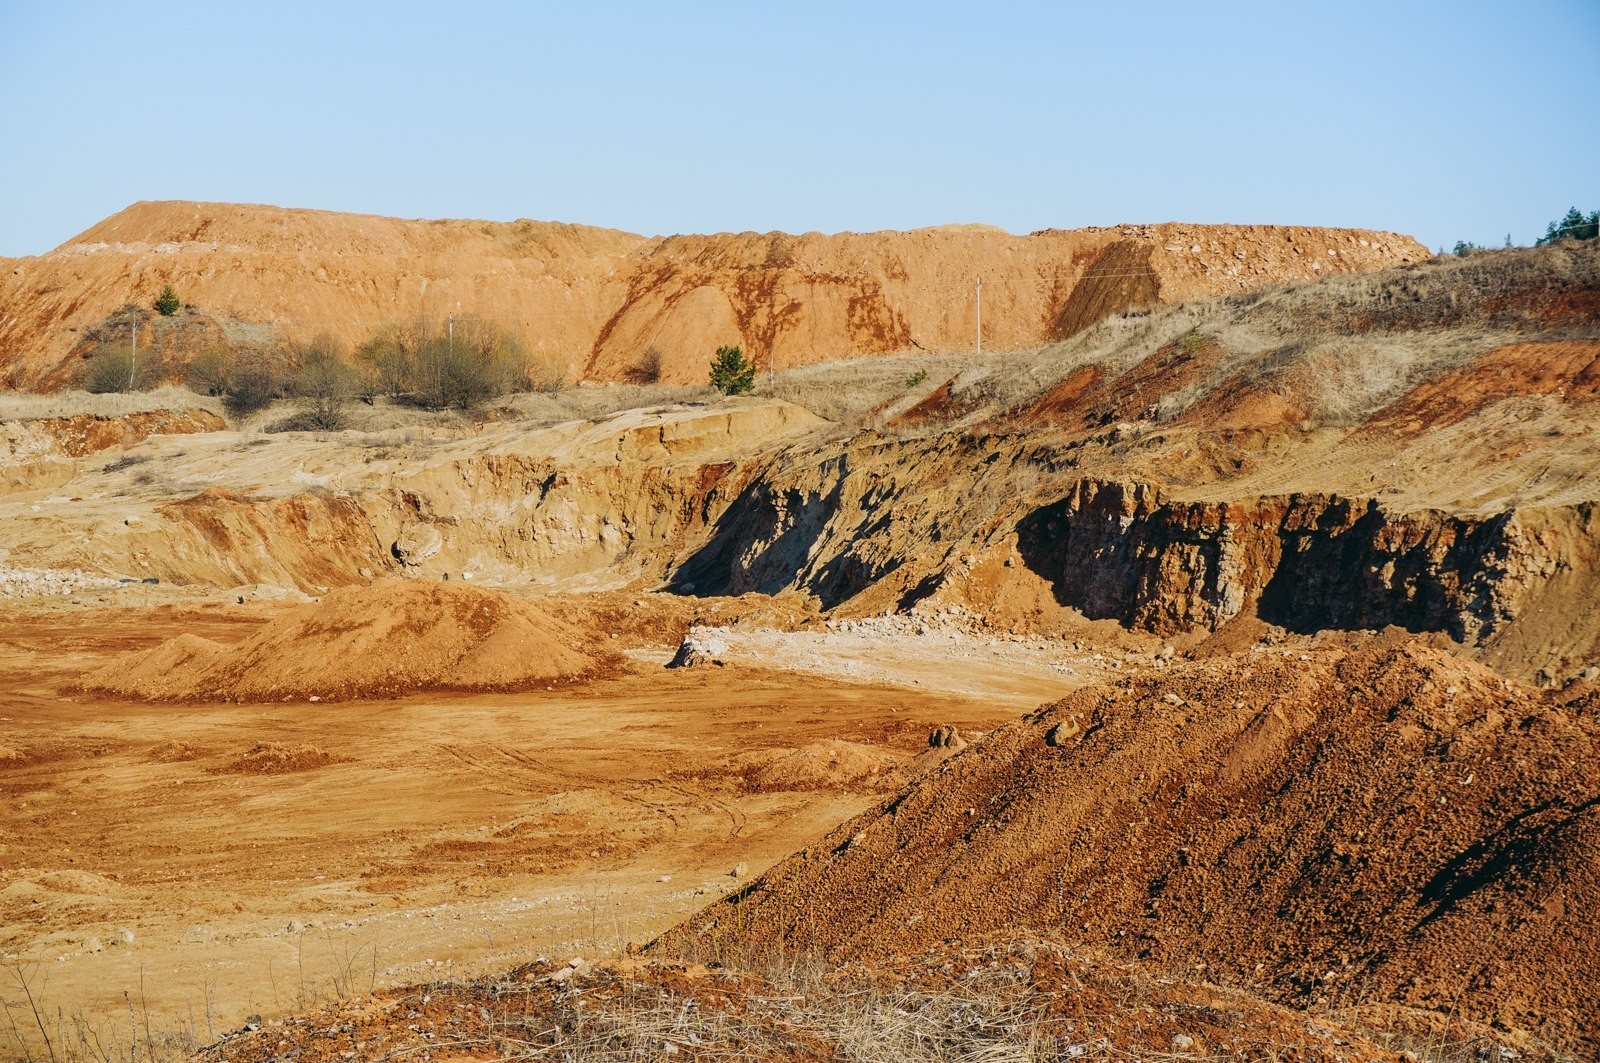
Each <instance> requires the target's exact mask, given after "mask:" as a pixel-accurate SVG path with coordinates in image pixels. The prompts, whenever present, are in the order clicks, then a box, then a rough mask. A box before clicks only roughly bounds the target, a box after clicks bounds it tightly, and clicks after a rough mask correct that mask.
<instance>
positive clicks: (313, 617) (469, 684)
mask: <svg viewBox="0 0 1600 1063" xmlns="http://www.w3.org/2000/svg"><path fill="white" fill-rule="evenodd" d="M585 641H586V639H585V637H584V636H583V635H582V634H581V633H580V632H579V631H578V630H577V629H576V628H574V627H572V626H570V625H568V624H565V623H562V622H561V621H558V620H554V619H552V618H550V617H548V616H546V615H545V614H544V613H543V612H542V611H540V610H539V609H538V608H537V607H535V606H534V605H532V604H530V603H528V602H523V601H520V600H518V599H515V598H511V597H508V596H507V595H504V594H500V593H498V592H496V591H490V590H485V589H483V588H478V587H470V586H466V585H461V584H449V583H432V582H426V583H424V582H420V581H419V582H408V581H405V580H380V581H379V582H377V583H374V584H373V585H372V586H370V587H346V588H342V589H340V590H336V591H333V592H332V593H330V594H328V595H327V596H326V597H325V598H323V599H322V600H321V601H318V602H312V603H310V604H307V605H303V606H298V607H296V608H294V609H292V610H290V611H289V612H287V613H285V614H284V615H283V616H281V617H279V618H277V619H276V620H273V621H271V622H269V623H268V624H266V625H265V626H264V627H263V628H262V629H261V630H260V631H258V632H256V633H255V634H253V635H251V636H250V637H249V638H247V639H245V640H244V641H243V642H240V643H238V644H237V645H232V646H226V645H222V644H220V643H217V642H213V641H211V640H210V639H206V638H202V637H200V636H199V635H187V634H186V635H180V636H178V637H177V638H175V639H171V640H169V641H167V642H164V643H162V644H161V645H160V646H157V647H156V648H155V649H153V650H149V651H145V652H142V653H138V654H134V655H132V656H131V657H129V658H125V659H123V660H120V661H117V662H115V663H113V664H111V665H108V666H106V667H104V668H101V669H99V670H98V671H96V672H93V673H91V674H90V675H89V676H87V677H86V678H85V679H84V681H83V684H82V685H83V688H84V689H85V690H88V691H91V692H94V693H100V694H109V695H113V696H117V697H131V698H137V699H140V700H149V701H285V700H294V701H302V700H319V701H328V700H341V699H350V698H372V697H393V696H397V695H401V694H408V693H412V692H416V691H423V690H514V689H527V688H530V687H533V686H541V687H542V686H545V685H548V684H553V683H558V682H566V681H570V680H572V679H574V678H577V677H579V676H583V675H586V674H591V673H593V672H594V671H595V669H596V667H597V665H598V663H599V662H598V661H597V659H596V657H595V656H594V655H592V654H590V653H589V652H587V651H586V650H585V649H584V643H585Z"/></svg>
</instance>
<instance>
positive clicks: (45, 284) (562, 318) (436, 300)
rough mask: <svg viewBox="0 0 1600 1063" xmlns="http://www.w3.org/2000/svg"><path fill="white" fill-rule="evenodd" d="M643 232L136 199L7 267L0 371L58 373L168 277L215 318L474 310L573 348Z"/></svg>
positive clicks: (559, 353) (350, 322)
mask: <svg viewBox="0 0 1600 1063" xmlns="http://www.w3.org/2000/svg"><path fill="white" fill-rule="evenodd" d="M646 243H647V241H646V240H645V239H644V238H643V237H639V236H633V235H630V234H628V233H622V232H617V231H614V230H610V229H599V228H593V227H590V226H581V225H563V224H558V223H551V222H533V221H517V222H508V223H500V222H478V221H407V220H401V219H397V218H378V217H371V216H367V215H357V214H335V213H331V212H327V211H312V210H286V209H283V208H279V207H267V206H249V205H241V204H219V203H186V202H157V203H136V204H134V205H133V206H131V207H129V208H128V209H127V210H124V211H122V212H120V213H118V214H115V215H113V216H111V217H110V218H107V219H106V220H105V221H102V222H100V223H99V224H98V225H96V226H94V227H93V228H91V229H89V230H88V231H87V232H84V233H83V234H81V235H79V236H77V237H75V238H73V239H72V240H69V241H67V242H66V243H65V244H63V245H61V246H60V247H59V248H57V249H56V250H54V251H51V252H49V253H48V254H45V255H42V256H39V257H36V258H28V259H19V260H17V261H16V264H14V265H13V266H12V267H11V269H9V270H8V271H6V272H5V273H4V274H0V307H4V311H3V314H0V366H3V369H0V379H4V380H5V382H6V383H7V384H8V385H9V386H13V387H16V386H24V387H40V386H46V387H49V386H59V385H60V384H61V383H62V382H64V381H65V380H66V379H67V377H68V374H69V370H70V368H71V367H70V366H69V365H68V364H66V355H67V353H68V351H70V349H71V348H72V347H73V346H74V344H75V343H76V341H77V337H78V335H79V334H80V333H81V332H83V331H84V330H86V329H88V328H89V327H90V326H92V325H95V324H96V323H98V322H99V321H101V320H102V319H103V318H105V317H106V316H107V315H109V314H111V313H112V312H114V311H116V310H117V309H119V308H120V307H122V306H123V305H124V304H126V303H140V304H143V305H149V303H150V302H151V301H152V300H153V299H154V298H155V296H156V295H157V294H158V293H159V292H160V291H161V288H162V285H164V284H171V285H173V287H174V288H175V289H176V290H177V291H178V292H179V293H180V295H181V296H182V297H183V299H184V300H185V301H186V302H189V303H192V304H194V305H195V306H197V307H199V308H201V309H202V310H204V311H206V312H207V313H208V314H211V315H212V316H214V317H216V318H219V319H224V320H227V319H233V318H237V319H238V320H239V321H240V322H241V323H243V324H245V325H260V326H267V327H268V328H269V330H270V329H280V330H283V331H285V332H286V333H287V334H289V335H291V336H293V335H299V336H306V335H310V334H312V333H316V332H321V331H328V332H332V333H334V334H335V335H338V336H340V337H342V338H343V339H345V340H347V341H356V340H359V339H361V338H363V337H365V336H366V335H367V334H369V333H370V332H371V331H372V329H373V328H374V327H375V326H377V325H380V324H382V323H384V322H387V321H396V320H408V319H412V318H415V317H418V316H419V315H420V316H425V317H427V318H429V319H438V320H442V319H443V318H444V316H445V315H446V314H447V313H451V312H470V313H473V314H477V315H480V316H482V317H486V318H492V319H494V320H495V321H497V322H499V323H502V324H505V325H508V326H514V327H516V328H518V329H520V330H521V331H522V332H523V334H524V335H525V336H526V337H527V339H528V341H529V344H530V346H531V347H532V349H533V350H534V352H535V353H536V354H540V355H549V356H551V357H553V358H556V359H557V360H559V361H561V362H562V363H563V364H566V363H567V362H569V361H572V360H574V359H576V358H578V357H579V355H580V353H582V352H587V350H588V348H589V346H590V344H591V342H592V339H593V337H594V335H595V332H596V331H597V330H598V329H599V328H600V326H601V324H602V323H603V322H604V321H605V319H606V317H607V316H608V315H609V314H610V313H611V308H612V304H613V303H614V302H615V298H616V296H615V294H614V292H613V290H612V287H611V286H612V283H613V280H612V279H613V277H614V275H616V274H617V273H618V272H619V271H623V270H625V268H626V266H625V263H626V262H627V261H628V260H629V256H630V255H632V254H634V253H635V252H636V251H638V250H639V249H640V247H641V245H643V244H646Z"/></svg>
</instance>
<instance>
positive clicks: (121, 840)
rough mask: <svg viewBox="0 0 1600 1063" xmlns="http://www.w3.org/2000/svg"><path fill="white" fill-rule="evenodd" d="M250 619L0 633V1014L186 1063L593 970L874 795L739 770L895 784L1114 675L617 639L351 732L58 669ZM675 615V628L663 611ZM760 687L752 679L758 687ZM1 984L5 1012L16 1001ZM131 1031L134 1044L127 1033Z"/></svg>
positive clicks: (188, 610)
mask: <svg viewBox="0 0 1600 1063" xmlns="http://www.w3.org/2000/svg"><path fill="white" fill-rule="evenodd" d="M275 608H280V607H279V606H274V605H272V604H270V603H268V604H257V603H252V604H251V605H249V606H242V607H238V608H234V607H232V604H231V603H228V604H222V603H183V602H175V601H170V600H167V601H163V602H156V601H153V600H152V601H144V602H135V603H134V604H129V605H117V604H114V603H113V604H109V605H96V606H93V607H89V608H82V607H75V606H71V605H65V604H64V605H56V606H52V607H49V608H43V607H39V608H33V607H16V608H12V609H10V610H8V611H6V612H5V613H4V614H0V691H5V693H3V694H0V965H3V968H4V972H5V973H4V976H3V978H4V980H3V981H0V994H3V996H4V999H5V1000H6V1001H7V1003H8V1004H12V1003H16V1002H20V1001H21V1000H22V999H23V997H24V992H23V990H24V988H25V989H26V991H27V993H28V994H31V995H32V996H33V997H34V998H35V1000H37V1001H38V1002H39V1003H40V1004H41V1006H43V1007H44V1008H46V1009H48V1010H49V1011H50V1012H52V1013H54V1014H57V1015H60V1016H65V1017H66V1018H67V1019H68V1020H74V1019H75V1018H77V1017H81V1018H82V1020H83V1021H84V1022H86V1023H89V1024H91V1025H93V1024H100V1023H112V1024H115V1023H120V1024H121V1025H123V1026H127V1025H128V1024H129V1023H130V1022H131V1021H133V1020H132V1019H130V1014H132V1012H131V1011H130V1009H133V1011H136V1012H137V1013H138V1014H139V1015H140V1016H141V1021H148V1022H150V1023H153V1024H154V1025H155V1026H156V1027H157V1028H162V1027H170V1028H173V1029H176V1028H179V1027H183V1028H186V1029H188V1030H190V1031H192V1032H193V1034H194V1035H195V1036H196V1037H197V1038H198V1039H199V1040H200V1042H201V1043H205V1041H206V1040H208V1039H210V1038H211V1036H213V1035H220V1034H221V1033H222V1032H223V1031H225V1030H228V1029H232V1028H235V1027H238V1026H240V1025H241V1024H243V1023H244V1022H245V1021H246V1019H247V1018H248V1017H250V1016H252V1015H260V1016H267V1017H270V1016H273V1015H280V1014H284V1013H287V1012H289V1011H292V1010H294V1009H301V1008H304V1007H307V1006H310V1005H313V1004H316V1003H318V1002H322V1001H326V1000H329V999H332V998H333V997H335V996H347V995H350V994H351V993H355V992H367V991H369V990H370V989H372V988H381V987H384V986H394V985H403V984H411V983H416V982H419V981H429V980H434V979H438V978H448V977H454V976H457V975H460V976H463V977H464V976H469V975H475V974H483V973H489V972H493V971H498V970H503V969H507V968H509V967H512V966H514V965H516V964H519V963H525V962H529V961H531V960H532V959H534V958H535V957H537V956H540V955H547V956H549V957H551V958H552V959H556V960H566V959H568V958H570V957H573V956H584V957H587V958H595V959H599V958H606V957H614V956H616V955H618V954H619V953H620V952H621V951H622V950H623V949H624V948H625V947H626V946H627V944H628V943H630V942H634V943H637V942H643V941H645V940H648V939H649V938H650V937H651V936H653V935H654V934H655V933H657V932H659V931H660V930H662V929H664V928H666V927H667V926H669V925H670V924H672V923H673V922H675V921H676V920H678V919H679V918H681V917H683V916H684V915H686V914H688V913H690V912H691V911H694V910H695V909H697V908H699V907H701V906H702V905H704V904H706V903H708V902H709V901H711V900H713V899H714V898H715V897H716V896H717V895H719V894H721V893H724V892H727V891H729V890H732V889H735V888H738V886H739V885H740V884H741V883H742V882H743V881H745V880H746V879H747V878H748V877H750V876H753V875H755V874H758V873H759V872H760V871H762V870H763V869H765V868H766V867H767V866H768V865H770V864H771V863H773V862H775V861H777V860H778V859H780V858H782V857H783V856H785V855H787V854H788V853H790V852H792V851H794V850H796V849H798V848H801V847H803V846H805V845H806V844H808V843H809V842H811V841H812V840H814V839H815V838H817V837H820V836H821V835H822V834H823V833H825V832H826V831H827V830H828V829H830V828H831V827H833V826H834V825H835V824H837V823H838V822H840V821H842V820H843V819H845V818H847V817H849V816H850V815H853V814H854V813H856V812H858V811H860V810H861V809H863V808H865V807H866V806H867V805H868V804H870V803H871V802H872V801H873V800H875V799H876V797H877V795H878V794H879V793H881V792H883V791H884V790H886V789H888V788H890V786H891V785H895V783H893V782H892V780H890V779H888V778H885V779H884V780H883V781H882V782H878V781H875V780H873V779H868V780H865V781H861V780H856V781H847V780H845V781H842V780H841V779H840V778H838V777H834V776H831V775H830V774H829V773H828V772H827V771H822V772H820V773H819V774H817V775H816V777H815V778H811V779H804V778H802V779H801V780H799V781H798V782H793V783H790V784H789V786H791V787H792V788H782V789H777V788H770V787H760V786H755V785H753V784H752V783H751V782H750V780H749V776H748V769H749V767H750V766H751V765H752V764H759V763H761V762H763V759H764V758H765V759H767V760H770V759H771V757H773V756H777V755H779V754H781V753H782V752H783V751H785V750H791V749H795V748H798V747H805V746H807V745H808V744H810V743H816V742H820V741H824V740H843V741H845V742H850V743H858V744H861V745H866V746H871V747H873V748H874V749H876V750H879V751H885V752H888V753H891V754H893V755H894V756H895V757H896V758H900V759H903V760H904V761H907V762H909V761H910V759H911V758H912V757H913V756H914V755H916V754H917V753H919V752H922V751H923V750H925V749H926V748H927V745H928V736H929V732H930V730H931V729H932V728H934V727H936V726H941V725H951V726H954V727H956V728H957V729H958V730H960V731H962V732H963V733H965V734H967V735H968V736H969V737H970V736H972V735H973V734H974V733H976V732H982V731H986V730H988V729H990V728H992V727H994V726H996V725H998V724H1000V723H1003V722H1006V721H1008V720H1011V719H1015V718H1016V717H1017V716H1018V715H1020V714H1021V713H1022V712H1024V711H1026V710H1028V709H1030V708H1032V707H1034V706H1036V705H1038V704H1040V703H1042V702H1046V701H1050V700H1053V699H1055V698H1059V697H1061V696H1064V695H1065V694H1066V693H1067V692H1069V691H1070V690H1072V689H1074V688H1076V687H1078V686H1081V685H1083V684H1085V683H1087V682H1091V681H1093V680H1095V679H1097V678H1100V677H1102V676H1104V675H1105V674H1107V673H1108V672H1109V671H1110V670H1112V669H1120V668H1127V667H1137V666H1138V661H1137V660H1136V658H1137V657H1139V656H1140V655H1139V654H1136V653H1134V652H1132V651H1128V650H1126V649H1124V650H1122V651H1117V650H1105V651H1104V652H1102V651H1101V650H1100V649H1097V648H1096V647H1094V646H1092V645H1089V644H1087V643H1084V642H1082V641H1067V640H1042V639H1026V640H1019V639H1015V638H1011V639H1008V638H1006V637H1004V636H998V637H985V636H984V635H983V634H982V633H981V632H978V633H974V632H973V631H972V630H971V629H970V627H969V628H968V629H967V630H965V631H963V630H959V629H954V628H953V629H951V630H935V631H928V630H923V631H922V632H921V633H918V632H917V631H915V630H887V629H885V630H876V629H873V628H872V627H871V626H870V622H868V625H867V626H865V627H863V626H861V622H856V625H855V630H837V631H836V630H830V629H825V628H822V627H821V626H819V627H818V628H817V629H815V630H808V631H802V632H783V631H777V630H744V631H739V632H735V633H733V634H732V635H731V636H730V638H729V639H728V643H729V646H730V649H729V652H728V660H727V663H726V666H724V667H716V666H707V667H700V668H694V669H682V670H667V669H665V668H663V667H662V665H663V664H664V662H665V661H667V660H668V659H669V658H670V657H671V655H672V651H673V648H674V645H675V643H668V642H664V641H659V637H660V636H656V637H651V636H650V635H649V634H648V633H641V632H631V633H625V634H623V635H622V636H621V637H620V641H619V642H618V643H617V644H615V645H616V646H617V648H619V649H621V650H623V651H624V656H623V658H622V660H624V661H625V662H626V663H624V664H623V665H622V666H620V667H619V668H618V669H617V670H615V672H614V673H613V674H610V675H608V676H605V677H603V678H600V679H596V680H592V681H589V682H587V683H583V684H581V685H577V686H572V687H566V688H562V689H557V690H551V691H541V692H537V693H519V694H474V695H416V696H412V697H408V698H404V699H400V700H392V701H369V702H353V703H352V702H344V703H340V702H325V703H321V704H309V703H306V702H298V703H284V704H268V705H259V704H257V705H244V704H184V705H169V704H141V703H131V702H116V701H107V700H102V699H98V698H92V697H88V696H85V695H83V694H82V693H79V692H75V691H74V689H73V682H74V680H75V678H76V677H78V676H81V675H82V674H84V673H85V672H86V671H88V670H91V669H93V668H96V667H99V666H101V665H103V664H105V663H107V662H109V661H112V660H115V659H116V658H117V656H118V655H120V654H123V653H126V652H129V651H131V650H136V649H141V648H145V647H149V646H153V645H155V644H157V643H159V642H161V641H162V640H164V639H167V638H171V637H174V636H176V635H177V634H180V633H182V632H186V631H187V632H193V633H198V634H201V635H204V636H205V637H207V638H211V639H214V640H216V641H219V642H230V641H236V640H238V639H241V638H243V637H245V636H246V635H247V634H249V633H250V632H251V631H253V630H255V629H256V627H257V626H259V624H260V623H261V622H262V621H263V620H264V619H265V618H267V617H269V616H271V615H272V612H273V610H274V609H275ZM684 608H688V606H685V607H684ZM758 665H768V666H770V667H758ZM24 983H26V985H25V986H24ZM145 1017H147V1019H146V1018H145Z"/></svg>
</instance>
